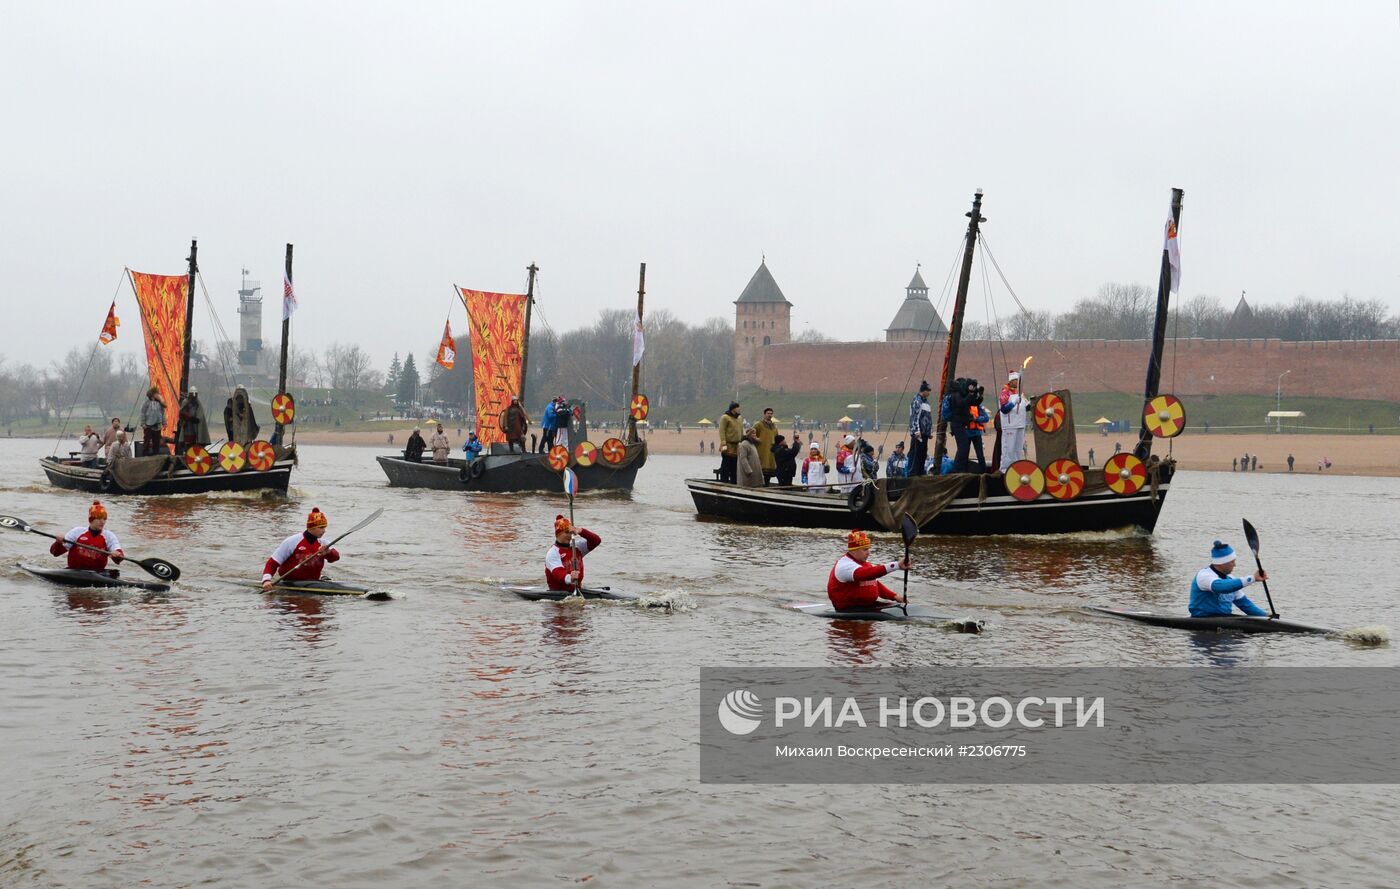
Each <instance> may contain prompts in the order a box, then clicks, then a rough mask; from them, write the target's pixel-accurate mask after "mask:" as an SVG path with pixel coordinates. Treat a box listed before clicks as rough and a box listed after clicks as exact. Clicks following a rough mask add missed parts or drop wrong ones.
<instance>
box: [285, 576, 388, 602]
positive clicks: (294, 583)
mask: <svg viewBox="0 0 1400 889" xmlns="http://www.w3.org/2000/svg"><path fill="white" fill-rule="evenodd" d="M259 589H261V587H259ZM267 592H268V593H269V594H272V593H295V594H297V595H307V596H359V597H360V598H363V599H375V600H384V599H392V598H393V596H391V595H389V594H388V593H387V592H385V591H383V590H371V589H370V588H369V587H363V586H356V585H355V584H352V583H340V582H338V581H334V580H326V579H324V578H322V579H321V580H279V581H277V583H275V584H273V586H272V589H270V590H268V591H267Z"/></svg>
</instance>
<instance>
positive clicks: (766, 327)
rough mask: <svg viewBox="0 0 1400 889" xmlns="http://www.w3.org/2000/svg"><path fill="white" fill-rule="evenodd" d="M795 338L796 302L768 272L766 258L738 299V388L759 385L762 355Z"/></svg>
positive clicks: (735, 313) (736, 306)
mask: <svg viewBox="0 0 1400 889" xmlns="http://www.w3.org/2000/svg"><path fill="white" fill-rule="evenodd" d="M791 338H792V303H790V302H788V301H787V297H786V296H783V291H782V288H781V287H779V286H778V282H777V281H775V280H773V273H772V272H770V271H768V259H767V257H764V259H763V261H762V262H760V263H759V264H758V270H757V271H756V272H754V273H753V277H752V278H750V279H749V284H748V286H747V287H745V288H744V292H743V293H741V294H739V298H738V299H736V300H734V385H735V386H736V387H738V386H752V385H754V384H755V383H757V382H758V353H759V350H760V349H762V348H763V347H764V346H771V345H775V344H777V343H786V342H788V340H789V339H791Z"/></svg>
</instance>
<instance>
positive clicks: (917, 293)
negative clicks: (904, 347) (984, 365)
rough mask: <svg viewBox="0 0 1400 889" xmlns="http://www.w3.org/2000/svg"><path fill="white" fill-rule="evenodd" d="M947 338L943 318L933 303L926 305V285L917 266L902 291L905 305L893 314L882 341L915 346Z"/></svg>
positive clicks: (927, 302) (927, 300) (927, 301)
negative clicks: (914, 344)
mask: <svg viewBox="0 0 1400 889" xmlns="http://www.w3.org/2000/svg"><path fill="white" fill-rule="evenodd" d="M947 335H948V328H947V327H946V326H944V324H943V319H942V318H940V317H938V311H937V310H936V309H934V307H933V303H931V302H929V298H928V285H927V284H925V283H924V276H923V274H922V273H920V271H919V269H918V267H917V266H916V267H915V268H914V277H913V278H911V279H910V281H909V286H908V287H906V288H904V303H903V304H902V305H901V306H900V307H899V311H898V312H895V315H894V320H893V321H891V322H890V326H889V327H886V328H885V342H887V343H917V342H923V341H924V340H930V339H935V340H941V339H943V338H944V337H946V336H947Z"/></svg>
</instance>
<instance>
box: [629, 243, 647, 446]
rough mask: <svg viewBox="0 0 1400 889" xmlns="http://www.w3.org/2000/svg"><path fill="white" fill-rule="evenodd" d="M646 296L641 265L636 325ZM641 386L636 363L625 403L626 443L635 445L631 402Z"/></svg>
mask: <svg viewBox="0 0 1400 889" xmlns="http://www.w3.org/2000/svg"><path fill="white" fill-rule="evenodd" d="M646 295H647V264H646V263H642V270H641V272H639V273H638V275H637V323H638V324H641V323H642V305H643V303H645V302H646ZM641 384H642V363H641V362H640V361H638V362H637V363H636V364H634V365H632V398H631V399H630V400H629V401H628V403H627V407H626V410H627V443H628V444H636V443H637V442H638V441H640V440H641V439H640V438H639V437H638V436H637V421H636V419H635V418H633V416H632V402H633V401H636V400H637V388H638V387H639V386H641Z"/></svg>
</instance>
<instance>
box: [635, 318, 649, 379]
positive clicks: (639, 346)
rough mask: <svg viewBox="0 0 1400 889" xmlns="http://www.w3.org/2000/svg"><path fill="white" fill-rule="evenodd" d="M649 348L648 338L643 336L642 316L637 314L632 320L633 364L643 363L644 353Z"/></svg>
mask: <svg viewBox="0 0 1400 889" xmlns="http://www.w3.org/2000/svg"><path fill="white" fill-rule="evenodd" d="M646 350H647V343H646V338H645V337H643V336H642V316H641V315H638V316H636V317H635V318H634V319H633V321H632V366H633V367H636V366H637V365H639V364H641V363H642V353H643V352H645V351H646Z"/></svg>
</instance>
